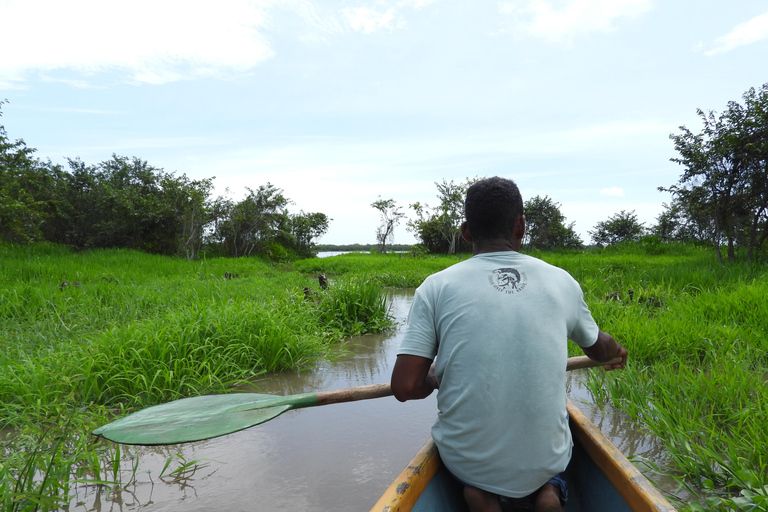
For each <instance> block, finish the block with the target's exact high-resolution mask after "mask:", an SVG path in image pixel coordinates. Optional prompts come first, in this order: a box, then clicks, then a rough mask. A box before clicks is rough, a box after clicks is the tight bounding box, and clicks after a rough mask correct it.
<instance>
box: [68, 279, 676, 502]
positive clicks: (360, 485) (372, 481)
mask: <svg viewBox="0 0 768 512" xmlns="http://www.w3.org/2000/svg"><path fill="white" fill-rule="evenodd" d="M412 297H413V290H395V291H393V292H391V297H390V304H391V307H392V313H393V314H394V316H395V317H396V318H397V319H398V320H399V321H400V322H403V321H404V319H405V318H406V316H407V314H408V309H409V307H410V303H411V299H412ZM401 336H402V330H401V329H397V330H396V331H395V332H393V333H389V334H386V335H370V336H362V337H359V338H354V339H351V340H350V341H349V343H347V344H346V346H345V350H347V351H348V353H347V354H346V355H344V356H342V357H341V358H339V359H338V360H336V361H334V362H333V363H319V364H318V365H317V367H316V368H314V369H311V370H307V371H302V372H301V373H280V374H274V375H270V376H269V377H267V378H264V379H260V380H258V381H257V382H255V383H254V384H255V385H256V386H258V389H254V390H252V391H254V392H260V393H269V394H277V395H289V394H290V395H292V394H297V393H309V392H315V391H325V390H331V389H339V388H345V387H351V386H361V385H366V384H378V383H382V382H387V381H388V380H389V376H390V373H391V371H392V366H393V364H394V361H395V358H396V351H397V347H398V346H399V343H400V338H401ZM585 371H589V370H585ZM593 371H595V370H593ZM579 372H581V371H577V372H572V373H571V375H570V378H569V383H568V386H569V395H570V397H571V400H573V401H575V402H576V403H577V405H579V407H580V408H581V409H582V411H584V412H585V414H586V415H587V416H588V417H590V418H591V419H592V421H594V422H595V424H596V425H597V426H598V427H599V428H600V429H601V430H602V431H603V433H605V434H606V435H607V436H608V437H609V438H610V439H611V440H613V442H614V443H615V444H616V445H617V446H618V447H619V448H620V449H621V451H622V452H623V453H624V454H625V455H641V456H643V457H646V458H649V459H651V460H654V461H656V462H658V463H664V462H665V456H664V451H663V449H662V447H661V445H660V443H659V442H657V441H656V440H655V439H653V438H651V437H650V436H648V435H645V434H644V433H643V432H640V431H637V430H636V428H635V426H634V425H633V424H632V423H631V422H630V421H627V418H626V417H625V415H624V414H623V413H621V412H619V411H615V410H613V409H611V408H610V407H609V408H606V409H604V410H600V409H599V408H597V407H595V406H593V405H591V402H592V399H591V396H590V394H589V392H588V391H587V390H586V389H585V388H584V386H583V385H582V382H583V380H584V376H583V374H580V373H579ZM435 416H436V403H435V396H434V395H433V396H430V397H428V398H427V399H425V400H421V401H413V402H407V403H404V404H403V403H399V402H397V401H396V400H395V399H394V398H392V397H387V398H379V399H376V400H368V401H361V402H354V403H346V404H335V405H327V406H322V407H311V408H306V409H300V410H295V411H289V412H287V413H285V414H283V415H282V416H279V417H278V418H275V419H273V420H271V421H269V422H267V423H264V424H261V425H257V426H255V427H252V428H250V429H247V430H244V431H241V432H237V433H234V434H230V435H228V436H224V437H220V438H217V439H212V440H208V441H202V442H196V443H189V444H184V445H174V446H166V447H123V450H124V451H123V464H122V466H121V473H122V480H123V481H125V482H128V481H131V483H130V484H128V485H126V486H124V487H121V488H112V489H111V490H106V489H104V488H98V487H95V486H87V485H82V484H81V485H79V486H78V487H77V488H76V489H75V492H76V494H75V499H74V500H73V502H72V504H71V507H70V510H93V511H106V510H109V511H138V510H142V511H147V512H149V511H154V510H158V511H161V510H162V511H170V512H176V511H185V512H186V511H196V510H200V511H204V510H205V511H208V510H226V511H256V512H262V511H263V512H268V511H269V512H271V511H304V512H315V511H316V512H326V511H327V512H330V511H334V512H344V511H349V512H353V511H354V512H361V511H362V512H365V511H368V510H369V509H370V508H371V506H372V505H373V504H374V503H375V502H376V500H377V499H378V497H379V496H380V495H381V493H382V492H383V491H384V490H385V489H386V488H387V486H388V485H389V484H390V483H391V482H392V480H393V479H394V478H395V477H396V476H397V475H398V474H399V473H400V471H402V469H403V468H404V467H405V466H406V465H407V463H408V462H409V461H410V459H411V458H412V457H413V455H415V453H416V452H417V450H418V449H419V448H420V447H421V446H422V445H423V444H424V442H425V441H426V440H427V438H428V437H429V433H430V427H431V425H432V423H433V422H434V419H435ZM169 457H173V461H172V462H171V464H170V466H169V467H168V468H167V469H166V471H165V473H166V474H165V475H162V476H161V472H162V471H163V467H164V466H165V465H166V461H167V460H168V458H169ZM182 458H183V459H182ZM183 461H186V462H191V461H198V462H196V463H195V464H192V465H190V467H189V468H188V469H186V470H184V471H181V472H179V473H176V474H168V473H169V472H170V471H172V470H174V469H177V468H179V467H180V465H181V464H183V463H184V462H183ZM134 468H135V469H136V473H135V478H132V477H131V475H132V472H133V469H134ZM661 485H662V486H663V487H670V486H671V487H670V488H674V485H673V484H672V483H667V482H662V483H661Z"/></svg>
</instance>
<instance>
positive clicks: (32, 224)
mask: <svg viewBox="0 0 768 512" xmlns="http://www.w3.org/2000/svg"><path fill="white" fill-rule="evenodd" d="M4 103H5V101H0V109H1V108H2V105H3V104H4ZM0 116H2V110H0ZM34 153H35V150H34V149H32V148H29V147H27V145H26V144H25V143H24V140H22V139H18V140H15V141H11V140H10V139H9V138H8V135H7V133H6V131H5V127H4V126H3V125H0V239H2V240H6V241H11V242H17V243H28V242H34V241H37V240H41V239H42V238H43V234H42V226H43V223H44V222H45V219H46V218H47V217H48V216H49V215H51V212H52V210H53V204H52V202H51V197H50V191H51V190H52V176H51V175H50V173H49V172H48V169H47V167H46V166H45V165H43V164H41V163H40V162H39V161H38V160H37V159H36V158H34V157H33V155H34Z"/></svg>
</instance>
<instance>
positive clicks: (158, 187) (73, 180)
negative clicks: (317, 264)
mask: <svg viewBox="0 0 768 512" xmlns="http://www.w3.org/2000/svg"><path fill="white" fill-rule="evenodd" d="M0 105H2V102H0ZM1 113H2V112H0V114H1ZM34 153H35V149H33V148H30V147H27V145H26V144H25V143H24V141H23V140H22V139H18V140H15V141H12V140H11V139H9V138H8V136H7V134H6V131H5V127H4V126H2V125H0V240H3V241H7V242H12V243H34V242H52V243H59V244H64V245H67V246H69V247H73V248H76V249H93V248H128V249H137V250H141V251H145V252H149V253H154V254H165V255H177V256H182V257H186V258H188V259H193V258H196V257H197V256H198V255H199V254H200V253H201V251H205V253H207V254H209V255H216V256H233V257H237V256H252V255H263V256H265V257H269V258H271V259H284V258H289V257H297V256H298V257H308V256H312V254H313V242H314V240H316V239H317V238H318V237H320V236H322V235H323V234H324V233H325V232H326V231H327V230H328V222H329V219H328V217H327V216H326V215H325V214H323V213H304V212H303V211H300V212H299V213H289V211H288V209H287V206H288V205H289V204H291V203H292V201H291V200H290V199H288V198H286V197H285V196H284V195H283V191H282V190H281V189H279V188H277V187H275V186H274V185H272V184H271V183H267V184H266V185H261V186H259V187H258V188H257V189H256V190H252V189H250V188H246V190H247V192H248V195H247V196H246V197H245V199H243V200H242V201H233V200H230V199H227V198H224V197H213V195H212V191H213V178H209V179H202V180H192V179H189V178H188V177H187V176H186V175H185V174H181V175H176V174H174V173H168V172H165V171H163V169H158V168H155V167H153V166H151V165H149V164H148V163H147V162H146V161H144V160H141V159H140V158H136V157H134V158H128V157H124V156H118V155H114V154H113V155H112V158H111V159H109V160H106V161H103V162H101V163H98V164H96V165H87V164H86V163H85V162H82V161H81V160H80V159H79V158H76V159H68V160H67V165H66V166H62V165H58V164H53V163H51V162H50V160H49V161H47V162H44V161H41V160H39V159H37V158H35V157H34V156H33V155H34Z"/></svg>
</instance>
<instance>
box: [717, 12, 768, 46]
mask: <svg viewBox="0 0 768 512" xmlns="http://www.w3.org/2000/svg"><path fill="white" fill-rule="evenodd" d="M763 39H768V12H767V13H765V14H761V15H760V16H757V17H755V18H752V19H751V20H749V21H747V22H745V23H741V24H740V25H736V26H735V27H734V29H733V30H731V31H730V32H729V33H728V34H726V35H724V36H722V37H718V38H717V39H715V48H713V49H712V50H710V51H708V52H705V55H717V54H719V53H726V52H729V51H731V50H734V49H736V48H738V47H739V46H745V45H748V44H752V43H756V42H758V41H761V40H763Z"/></svg>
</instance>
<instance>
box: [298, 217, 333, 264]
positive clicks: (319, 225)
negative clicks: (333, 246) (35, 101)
mask: <svg viewBox="0 0 768 512" xmlns="http://www.w3.org/2000/svg"><path fill="white" fill-rule="evenodd" d="M330 220H331V219H329V218H328V216H326V215H325V214H324V213H304V212H303V211H301V212H299V214H297V215H291V216H290V233H291V235H292V237H293V243H292V244H291V245H292V248H293V249H294V250H295V251H296V253H297V254H298V255H299V256H302V257H305V258H306V257H309V256H311V255H312V249H313V247H314V240H315V239H316V238H320V237H321V236H323V235H324V234H325V233H327V232H328V223H329V221H330Z"/></svg>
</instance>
